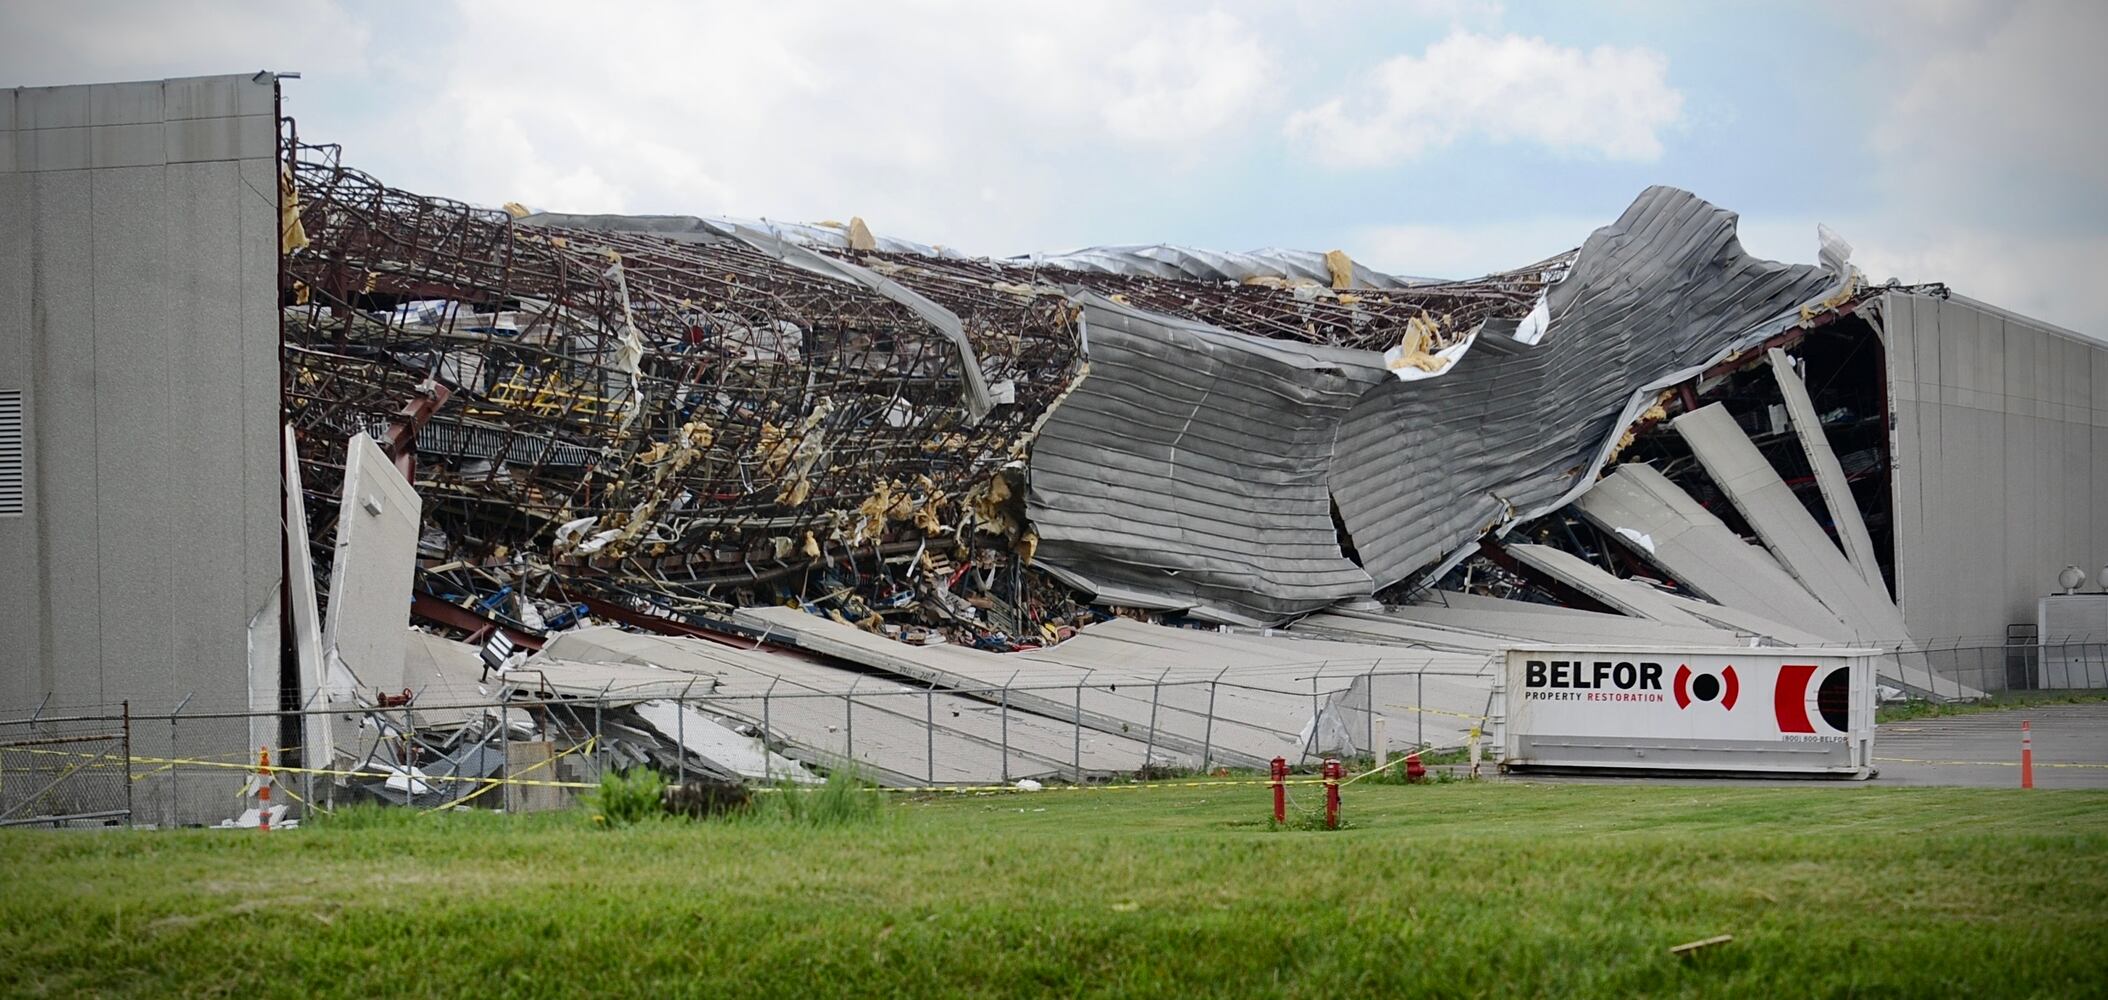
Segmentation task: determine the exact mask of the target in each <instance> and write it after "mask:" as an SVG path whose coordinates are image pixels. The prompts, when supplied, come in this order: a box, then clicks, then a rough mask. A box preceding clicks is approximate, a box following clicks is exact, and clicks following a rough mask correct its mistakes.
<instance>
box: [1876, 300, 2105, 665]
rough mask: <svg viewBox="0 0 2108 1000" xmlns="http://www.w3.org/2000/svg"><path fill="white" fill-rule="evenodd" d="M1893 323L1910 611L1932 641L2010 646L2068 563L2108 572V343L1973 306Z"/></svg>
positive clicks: (1901, 552) (1909, 309) (1909, 315)
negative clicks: (2011, 627) (2015, 630)
mask: <svg viewBox="0 0 2108 1000" xmlns="http://www.w3.org/2000/svg"><path fill="white" fill-rule="evenodd" d="M1878 315H1879V323H1878V325H1879V326H1880V328H1881V330H1882V336H1883V341H1884V343H1885V345H1886V346H1887V349H1888V369H1889V389H1890V399H1891V400H1892V406H1893V409H1894V415H1895V421H1894V427H1893V431H1892V444H1893V445H1894V454H1895V473H1894V479H1893V483H1894V486H1895V531H1896V539H1895V540H1896V562H1897V566H1896V587H1897V591H1898V593H1897V595H1896V596H1897V601H1898V603H1899V604H1901V605H1902V608H1903V614H1904V618H1905V620H1906V621H1907V623H1908V624H1909V626H1910V632H1911V635H1912V636H1913V637H1914V638H1916V639H1918V640H1920V641H1924V640H1931V639H1939V638H1947V637H1953V636H1971V637H1980V638H1988V639H1991V640H1992V641H1997V640H1999V639H2002V638H2003V636H2004V635H2005V628H2006V626H2007V625H2008V624H2010V623H2018V622H2032V621H2034V619H2035V602H2036V599H2037V598H2040V597H2041V596H2042V595H2044V594H2046V593H2050V592H2051V591H2052V590H2053V589H2054V588H2055V587H2056V583H2057V573H2058V571H2059V570H2061V569H2063V568H2064V567H2065V566H2066V565H2068V564H2073V563H2076V564H2077V565H2079V566H2080V567H2081V568H2084V569H2085V570H2086V572H2087V575H2088V577H2089V578H2091V577H2093V576H2094V575H2096V574H2098V573H2099V572H2100V569H2101V566H2102V565H2103V564H2104V563H2108V344H2104V343H2101V342H2099V341H2094V340H2091V339H2088V338H2085V337H2082V336H2079V335H2077V334H2074V333H2072V332H2070V331H2066V330H2059V329H2056V328H2053V327H2050V326H2048V325H2047V324H2042V323H2038V322H2035V321H2033V320H2028V319H2026V318H2024V317H2020V316H2016V315H2013V314H2010V313H2007V312H2004V311H2003V310H1999V309H1996V308H1993V307H1990V306H1987V305H1985V304H1983V303H1979V302H1974V301H1971V300H1968V299H1963V298H1961V297H1955V298H1952V299H1940V298H1935V297H1931V296H1923V295H1912V294H1908V293H1901V292H1897V293H1890V294H1888V295H1886V296H1884V297H1883V298H1882V299H1881V301H1880V304H1879V308H1878ZM2090 585H2091V584H2090Z"/></svg>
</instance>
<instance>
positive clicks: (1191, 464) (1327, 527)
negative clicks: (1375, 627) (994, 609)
mask: <svg viewBox="0 0 2108 1000" xmlns="http://www.w3.org/2000/svg"><path fill="white" fill-rule="evenodd" d="M1076 294H1077V297H1078V299H1079V300H1080V301H1081V302H1082V303H1083V306H1084V313H1085V317H1086V321H1087V330H1088V336H1089V353H1090V373H1089V374H1088V375H1087V376H1085V377H1084V379H1083V381H1082V383H1081V384H1080V385H1079V386H1077V388H1076V389H1075V390H1074V391H1073V392H1071V393H1070V395H1069V398H1068V399H1067V400H1065V401H1063V403H1062V404H1061V405H1060V406H1059V407H1057V408H1056V409H1055V410H1054V412H1053V414H1052V415H1051V416H1050V417H1049V418H1048V419H1047V422H1046V425H1045V426H1044V427H1043V428H1042V429H1041V431H1040V435H1039V439H1038V441H1037V442H1036V443H1035V444H1034V446H1033V449H1032V466H1031V477H1030V482H1029V488H1028V491H1027V493H1026V500H1027V514H1028V515H1029V517H1030V518H1031V520H1032V523H1033V525H1034V527H1035V528H1036V529H1037V530H1038V532H1039V537H1040V543H1039V552H1038V559H1039V560H1040V561H1042V562H1045V563H1049V564H1052V565H1054V566H1057V567H1059V568H1061V569H1063V570H1066V571H1068V573H1069V575H1070V576H1071V577H1072V578H1074V579H1076V580H1077V581H1078V582H1080V583H1089V584H1101V585H1105V586H1108V587H1116V588H1120V589H1122V590H1128V591H1139V592H1143V593H1155V594H1164V595H1167V596H1169V597H1171V598H1174V599H1175V600H1173V601H1171V602H1168V603H1177V604H1187V605H1192V606H1195V607H1196V612H1197V613H1199V614H1202V615H1204V616H1207V617H1212V618H1215V619H1218V620H1222V621H1227V622H1232V623H1238V624H1258V623H1265V622H1271V621H1278V620H1280V619H1281V618H1284V617H1287V616H1290V615H1293V614H1296V613H1299V612H1303V611H1309V610H1312V609H1315V608H1320V607H1324V606H1326V605H1329V604H1331V603H1333V602H1334V601H1336V600H1340V599H1343V598H1351V597H1355V596H1358V595H1364V594H1367V593H1369V592H1370V589H1371V584H1370V580H1369V576H1368V574H1366V573H1364V572H1362V570H1361V568H1360V567H1358V566H1356V565H1354V564H1353V563H1352V562H1350V561H1348V559H1347V558H1346V556H1344V555H1342V554H1341V552H1340V547H1339V538H1338V533H1337V531H1336V529H1335V527H1334V525H1333V521H1332V508H1331V496H1330V493H1329V491H1328V489H1327V484H1326V470H1327V466H1328V465H1329V464H1330V462H1329V459H1330V456H1331V454H1332V445H1333V436H1334V434H1335V433H1336V432H1337V430H1338V427H1339V420H1340V416H1341V415H1342V414H1344V413H1345V412H1346V411H1347V408H1348V407H1350V406H1352V405H1353V404H1354V401H1355V399H1356V398H1357V397H1359V396H1360V395H1361V394H1362V393H1363V392H1364V391H1366V390H1367V389H1368V387H1370V386H1371V385H1376V384H1379V383H1381V382H1385V381H1390V380H1391V379H1390V377H1389V376H1388V375H1387V374H1385V373H1383V372H1382V371H1381V370H1380V369H1378V368H1376V367H1374V366H1372V365H1370V364H1369V361H1370V360H1371V359H1374V358H1376V355H1374V354H1372V353H1370V352H1367V351H1350V350H1342V349H1336V348H1323V347H1314V346H1310V345H1305V344H1296V343H1290V342H1285V341H1277V340H1268V339H1265V338H1261V337H1250V336H1245V335H1242V334H1236V333H1230V332H1227V331H1223V330H1219V329H1215V328H1213V327H1210V326H1207V325H1205V324H1201V323H1195V322H1190V321H1186V320H1180V319H1174V318H1171V317H1168V316H1162V315H1159V314H1155V313H1145V312H1141V311H1139V310H1135V309H1131V308H1128V307H1126V306H1123V305H1121V304H1119V303H1117V302H1113V301H1111V300H1109V299H1106V298H1104V297H1102V296H1098V295H1095V294H1092V293H1089V292H1078V293H1076Z"/></svg>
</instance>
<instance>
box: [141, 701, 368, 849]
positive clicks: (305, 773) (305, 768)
mask: <svg viewBox="0 0 2108 1000" xmlns="http://www.w3.org/2000/svg"><path fill="white" fill-rule="evenodd" d="M320 697H322V689H321V688H316V689H315V693H314V696H313V697H310V698H309V699H308V700H307V701H306V702H304V703H302V704H301V706H300V788H301V791H302V792H304V793H305V794H306V796H307V801H305V802H302V803H301V804H300V818H301V820H302V821H305V820H306V819H307V818H308V815H309V814H311V813H313V812H314V811H315V803H316V802H317V801H319V800H317V799H316V798H315V772H316V771H317V770H319V768H318V767H317V765H316V764H315V748H314V747H311V746H308V745H307V734H308V733H309V732H310V731H312V730H313V729H314V728H315V727H313V726H310V725H308V722H307V717H308V716H309V715H311V714H313V713H314V711H315V699H316V698H320ZM331 753H332V755H334V749H332V751H331ZM171 756H173V755H171ZM332 759H333V757H332Z"/></svg>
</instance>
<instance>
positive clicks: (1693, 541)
mask: <svg viewBox="0 0 2108 1000" xmlns="http://www.w3.org/2000/svg"><path fill="white" fill-rule="evenodd" d="M1574 506H1575V508H1576V509H1578V510H1579V511H1580V512H1581V513H1582V515H1583V516H1585V517H1587V518H1588V519H1589V520H1590V521H1592V522H1594V523H1595V524H1596V525H1597V526H1599V527H1601V528H1602V529H1603V530H1604V532H1606V533H1608V534H1610V535H1612V536H1614V537H1616V538H1617V539H1619V540H1620V541H1621V542H1622V543H1623V544H1624V545H1625V547H1626V548H1628V549H1630V550H1631V551H1632V552H1633V553H1634V554H1636V555H1638V556H1639V557H1640V558H1641V559H1644V560H1646V561H1647V562H1648V563H1649V564H1651V565H1654V566H1657V567H1660V568H1661V569H1662V570H1663V571H1664V572H1666V573H1668V574H1669V576H1670V577H1672V578H1673V579H1675V580H1676V581H1677V582H1678V583H1681V584H1683V585H1685V586H1687V587H1689V588H1690V589H1692V590H1694V591H1696V592H1698V593H1699V594H1701V595H1703V596H1705V597H1708V598H1710V599H1712V600H1713V601H1715V602H1716V603H1719V604H1725V605H1728V606H1730V607H1735V608H1741V609H1743V610H1745V611H1750V612H1753V613H1755V614H1757V615H1760V616H1763V617H1765V618H1769V619H1771V620H1773V621H1779V622H1790V623H1793V624H1794V626H1795V627H1797V628H1800V629H1803V630H1806V631H1808V632H1812V633H1815V634H1818V635H1821V636H1824V637H1825V639H1826V641H1831V642H1841V641H1845V640H1849V639H1851V638H1852V632H1851V630H1850V629H1847V628H1846V627H1845V626H1844V623H1843V622H1841V621H1839V620H1838V618H1837V616H1836V615H1835V614H1832V613H1831V612H1830V610H1829V609H1828V608H1826V607H1824V606H1823V604H1822V602H1821V601H1818V600H1816V599H1815V597H1814V596H1813V595H1811V594H1809V593H1808V591H1807V588H1805V587H1802V586H1801V584H1800V581H1798V580H1795V579H1794V578H1793V576H1792V574H1789V573H1787V572H1786V570H1785V569H1784V568H1783V567H1781V566H1780V565H1779V564H1778V561H1777V560H1775V559H1773V558H1772V556H1771V553H1769V552H1766V551H1765V550H1764V549H1763V548H1762V547H1759V546H1755V545H1751V544H1749V543H1747V542H1745V541H1743V540H1742V537H1741V536H1740V535H1737V534H1735V532H1734V530H1733V529H1731V528H1729V527H1728V526H1727V525H1726V524H1724V523H1722V522H1721V520H1720V519H1719V518H1718V517H1715V516H1714V515H1713V512H1712V511H1709V510H1706V509H1705V508H1704V507H1703V506H1701V505H1699V503H1698V502H1697V501H1695V500H1692V499H1691V497H1690V495H1689V494H1687V493H1685V492H1684V491H1683V490H1682V489H1680V488H1678V487H1677V485H1676V484H1675V483H1672V482H1670V481H1669V480H1668V479H1667V478H1666V477H1664V476H1663V475H1662V474H1661V473H1659V472H1656V471H1655V470H1654V468H1653V467H1652V466H1648V465H1644V464H1640V463H1634V462H1628V463H1625V464H1623V465H1620V466H1618V467H1617V469H1615V470H1614V471H1612V472H1611V474H1610V475H1608V476H1605V477H1603V478H1602V479H1601V480H1598V481H1597V482H1596V484H1595V485H1594V486H1592V487H1590V488H1589V491H1588V492H1587V493H1583V494H1582V495H1581V499H1580V500H1578V501H1576V502H1575V505H1574Z"/></svg>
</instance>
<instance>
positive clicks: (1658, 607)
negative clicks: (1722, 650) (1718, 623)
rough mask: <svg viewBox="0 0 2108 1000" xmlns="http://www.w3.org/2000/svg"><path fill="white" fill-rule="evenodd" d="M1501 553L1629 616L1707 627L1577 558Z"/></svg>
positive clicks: (1650, 591)
mask: <svg viewBox="0 0 2108 1000" xmlns="http://www.w3.org/2000/svg"><path fill="white" fill-rule="evenodd" d="M1502 549H1503V550H1504V551H1506V552H1507V553H1508V554H1509V555H1511V556H1514V557H1515V558H1516V559H1517V560H1519V561H1520V562H1522V563H1523V565H1525V566H1528V567H1530V568H1531V569H1534V570H1536V571H1538V572H1540V573H1543V574H1545V575H1546V576H1549V577H1551V578H1553V579H1555V580H1558V581H1559V582H1560V583H1563V584H1566V585H1567V586H1569V587H1573V588H1574V589H1576V590H1579V591H1581V592H1582V593H1584V594H1587V595H1588V596H1590V597H1593V598H1595V599H1596V600H1598V601H1602V602H1603V603H1604V604H1607V605H1609V606H1611V607H1613V608H1616V609H1618V610H1619V611H1623V612H1624V613H1626V614H1628V615H1633V616H1635V617H1639V618H1648V619H1652V620H1654V621H1658V622H1664V623H1666V624H1670V625H1682V626H1685V627H1687V628H1704V627H1706V623H1705V622H1703V621H1701V620H1699V619H1698V618H1696V617H1693V616H1692V615H1691V614H1690V613H1689V612H1686V611H1684V610H1683V609H1682V608H1679V607H1677V606H1676V605H1674V604H1672V603H1670V602H1669V601H1666V600H1663V599H1662V596H1661V593H1660V592H1659V591H1656V590H1655V589H1654V588H1652V587H1649V586H1646V585H1645V584H1640V583H1634V582H1633V581H1631V580H1623V579H1619V578H1618V577H1615V576H1612V575H1610V574H1609V573H1608V572H1605V571H1604V570H1603V569H1602V568H1601V567H1599V566H1596V565H1594V564H1592V563H1589V562H1586V561H1584V560H1582V559H1581V557H1579V556H1576V555H1573V554H1571V553H1568V552H1565V551H1562V550H1560V549H1555V548H1552V547H1550V546H1548V545H1522V544H1509V545H1504V546H1502Z"/></svg>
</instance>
